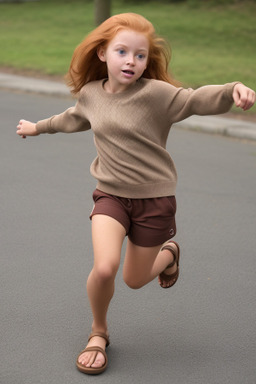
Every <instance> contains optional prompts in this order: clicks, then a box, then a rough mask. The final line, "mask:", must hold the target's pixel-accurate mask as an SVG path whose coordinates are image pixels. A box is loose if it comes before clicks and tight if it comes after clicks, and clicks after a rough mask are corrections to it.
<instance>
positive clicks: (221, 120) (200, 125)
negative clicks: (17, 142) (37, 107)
mask: <svg viewBox="0 0 256 384" xmlns="http://www.w3.org/2000/svg"><path fill="white" fill-rule="evenodd" d="M0 89H6V90H14V91H23V92H32V93H39V94H46V95H50V96H59V97H60V96H62V97H69V96H70V92H69V89H68V88H67V87H66V85H65V84H63V83H58V82H55V81H49V80H42V79H36V78H31V77H23V76H17V75H10V74H5V73H0ZM70 97H71V96H70ZM222 116H224V115H222ZM222 116H191V117H189V118H188V119H185V120H183V121H182V122H180V123H177V124H175V126H177V127H181V128H185V129H190V130H195V131H200V132H207V133H215V134H220V135H223V136H229V137H234V138H239V139H246V140H256V123H253V122H249V121H243V120H236V119H230V118H227V117H222Z"/></svg>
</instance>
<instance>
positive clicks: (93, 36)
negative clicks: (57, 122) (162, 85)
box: [66, 13, 178, 94]
mask: <svg viewBox="0 0 256 384" xmlns="http://www.w3.org/2000/svg"><path fill="white" fill-rule="evenodd" d="M124 29H130V30H133V31H135V32H139V33H142V34H144V35H145V36H146V37H147V38H148V41H149V57H148V63H147V68H146V69H145V71H144V73H143V75H142V77H145V78H148V79H157V80H162V81H166V82H167V83H170V84H173V85H178V82H177V81H175V80H174V78H173V77H172V76H171V74H170V72H169V69H168V67H169V62H170V60H171V50H170V47H169V45H168V44H167V42H166V41H165V40H164V39H163V38H161V37H159V36H157V35H156V33H155V29H154V27H153V25H152V23H150V21H148V20H147V19H145V18H144V17H143V16H141V15H138V14H136V13H121V14H119V15H115V16H112V17H110V18H109V19H107V20H106V21H104V22H103V23H102V24H100V25H99V26H98V27H97V28H95V29H94V30H93V31H92V32H91V33H90V34H89V35H88V36H87V37H86V38H85V39H84V40H83V41H82V42H81V44H79V45H78V47H77V48H76V49H75V51H74V54H73V57H72V60H71V63H70V67H69V71H68V73H67V75H66V80H67V84H68V85H69V86H70V87H71V92H72V93H73V94H77V93H78V92H79V91H80V89H81V88H82V87H83V86H84V85H85V84H87V83H88V82H90V81H94V80H101V79H104V78H107V76H108V73H107V66H106V63H105V62H102V61H101V60H100V59H99V58H98V54H97V51H98V49H99V47H104V48H105V47H106V46H107V45H108V43H109V42H110V41H111V40H112V39H113V38H114V36H115V35H116V34H117V33H118V32H119V31H121V30H124Z"/></svg>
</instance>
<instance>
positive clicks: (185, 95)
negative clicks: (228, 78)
mask: <svg viewBox="0 0 256 384" xmlns="http://www.w3.org/2000/svg"><path fill="white" fill-rule="evenodd" d="M237 83H238V82H234V83H228V84H224V85H206V86H204V87H200V88H198V89H196V90H193V89H191V88H189V89H184V88H177V89H176V91H174V93H172V95H171V97H170V96H169V98H168V99H169V100H168V101H167V103H168V105H166V108H167V111H168V115H169V118H170V122H171V123H176V122H178V121H181V120H184V119H186V118H187V117H189V116H191V115H201V116H203V115H218V114H221V113H225V112H228V111H229V110H230V108H231V107H232V105H233V96H232V94H233V88H234V86H235V85H236V84H237Z"/></svg>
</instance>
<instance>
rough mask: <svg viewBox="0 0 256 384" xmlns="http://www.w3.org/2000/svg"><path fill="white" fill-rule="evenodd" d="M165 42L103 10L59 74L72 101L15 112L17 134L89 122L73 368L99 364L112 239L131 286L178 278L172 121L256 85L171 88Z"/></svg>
mask: <svg viewBox="0 0 256 384" xmlns="http://www.w3.org/2000/svg"><path fill="white" fill-rule="evenodd" d="M169 59H170V55H169V50H168V48H167V46H166V44H165V42H164V40H163V39H161V38H160V37H158V36H157V35H156V34H155V31H154V28H153V26H152V24H151V23H150V22H149V21H148V20H146V19H145V18H144V17H142V16H140V15H137V14H132V13H128V14H120V15H116V16H113V17H111V18H110V19H108V20H106V21H105V22H104V23H103V24H101V25H100V26H99V27H98V28H96V29H95V30H94V31H93V32H92V33H91V34H90V35H89V36H88V37H87V38H85V40H84V41H83V42H82V43H81V44H80V45H79V46H78V47H77V48H76V50H75V52H74V55H73V58H72V61H71V65H70V69H69V74H68V83H69V85H70V86H71V88H72V92H73V93H74V94H76V95H78V96H79V97H78V101H77V103H76V105H75V106H74V107H71V108H69V109H67V110H66V111H65V112H63V113H61V114H59V115H56V116H53V117H51V118H48V119H46V120H41V121H39V122H37V123H36V124H34V123H32V122H29V121H25V120H20V122H19V124H18V127H17V133H18V135H20V136H21V137H23V138H25V137H26V136H36V135H39V134H41V133H56V132H66V133H70V132H80V131H86V130H89V129H92V130H93V133H94V138H95V145H96V149H97V157H96V159H95V160H94V161H93V163H92V165H91V174H92V175H93V176H94V177H95V178H96V179H97V189H96V190H95V191H94V193H93V199H94V208H93V211H92V213H91V216H90V218H91V220H92V241H93V251H94V265H93V269H92V271H91V273H90V275H89V277H88V281H87V291H88V297H89V300H90V305H91V309H92V315H93V323H92V333H91V335H90V337H89V341H88V345H87V348H86V349H85V350H84V351H82V352H81V353H80V355H79V356H78V358H77V362H76V364H77V367H78V369H79V370H80V371H82V372H84V373H88V374H96V373H101V372H103V371H104V370H105V369H106V367H107V362H108V361H107V355H106V352H105V349H106V347H107V346H108V345H109V335H108V326H107V312H108V307H109V304H110V301H111V298H112V296H113V293H114V282H115V276H116V273H117V270H118V267H119V264H120V257H121V247H122V244H123V241H124V238H125V236H126V235H127V236H128V241H127V249H126V254H125V260H124V267H123V278H124V281H125V282H126V284H127V285H128V286H129V287H131V288H134V289H137V288H140V287H142V286H144V285H145V284H147V283H149V282H150V281H152V280H153V279H155V277H157V276H158V280H159V284H160V286H161V287H163V288H170V287H171V286H173V285H174V284H175V283H176V281H177V279H178V276H179V257H180V248H179V245H178V244H177V243H176V242H174V241H172V240H170V239H171V238H173V237H174V235H175V234H176V225H175V212H176V201H175V188H176V179H177V177H176V169H175V166H174V163H173V161H172V159H171V157H170V155H169V154H168V152H167V151H166V141H167V137H168V134H169V131H170V127H171V125H172V124H173V123H175V122H178V121H181V120H183V119H185V118H186V117H188V116H190V115H193V114H198V115H213V114H219V113H224V112H227V111H228V110H229V109H230V108H231V106H232V104H233V102H235V104H236V106H237V107H240V108H242V109H243V110H247V109H249V108H250V107H251V106H252V105H253V104H254V101H255V93H254V91H253V90H251V89H249V88H247V87H246V86H244V85H243V84H241V83H239V82H234V83H229V84H225V85H212V86H205V87H202V88H199V89H197V90H192V89H184V88H181V87H176V84H175V82H174V80H173V79H172V77H171V76H170V74H169V73H168V65H169Z"/></svg>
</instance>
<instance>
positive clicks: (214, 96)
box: [36, 78, 236, 198]
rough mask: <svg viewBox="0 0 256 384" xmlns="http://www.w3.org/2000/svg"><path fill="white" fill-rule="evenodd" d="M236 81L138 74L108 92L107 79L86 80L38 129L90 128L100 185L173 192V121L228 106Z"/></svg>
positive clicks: (128, 191) (127, 193)
mask: <svg viewBox="0 0 256 384" xmlns="http://www.w3.org/2000/svg"><path fill="white" fill-rule="evenodd" d="M235 84H236V83H229V84H225V85H209V86H205V87H201V88H199V89H197V90H192V89H183V88H175V87H173V86H172V85H170V84H168V83H165V82H162V81H158V80H149V79H143V78H142V79H140V80H139V81H138V82H137V83H136V84H135V85H134V86H132V87H130V88H129V89H128V90H126V91H124V92H122V93H118V94H110V93H107V92H106V91H105V90H104V88H103V81H102V80H100V81H95V82H91V83H88V84H86V85H85V86H84V87H83V88H82V89H81V92H80V96H79V99H78V101H77V103H76V105H75V106H74V107H71V108H69V109H67V110H66V111H65V112H63V113H61V114H60V115H56V116H53V117H51V118H49V119H46V120H41V121H39V122H38V123H37V124H36V129H37V131H38V132H39V133H56V132H66V133H70V132H80V131H86V130H88V129H92V130H93V133H94V138H95V145H96V149H97V153H98V156H97V157H96V159H95V160H94V161H93V163H92V164H91V174H92V175H93V176H94V177H95V178H96V179H97V180H98V184H97V188H98V189H100V190H101V191H104V192H106V193H109V194H113V195H116V196H121V197H128V198H151V197H161V196H169V195H175V189H176V182H177V174H176V169H175V165H174V163H173V160H172V158H171V157H170V155H169V153H168V152H167V151H166V141H167V137H168V134H169V131H170V128H171V125H172V124H173V123H175V122H178V121H181V120H183V119H185V118H187V117H188V116H191V115H194V114H196V115H214V114H219V113H224V112H227V111H228V110H229V109H230V107H231V106H232V104H233V98H232V91H233V87H234V85H235Z"/></svg>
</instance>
